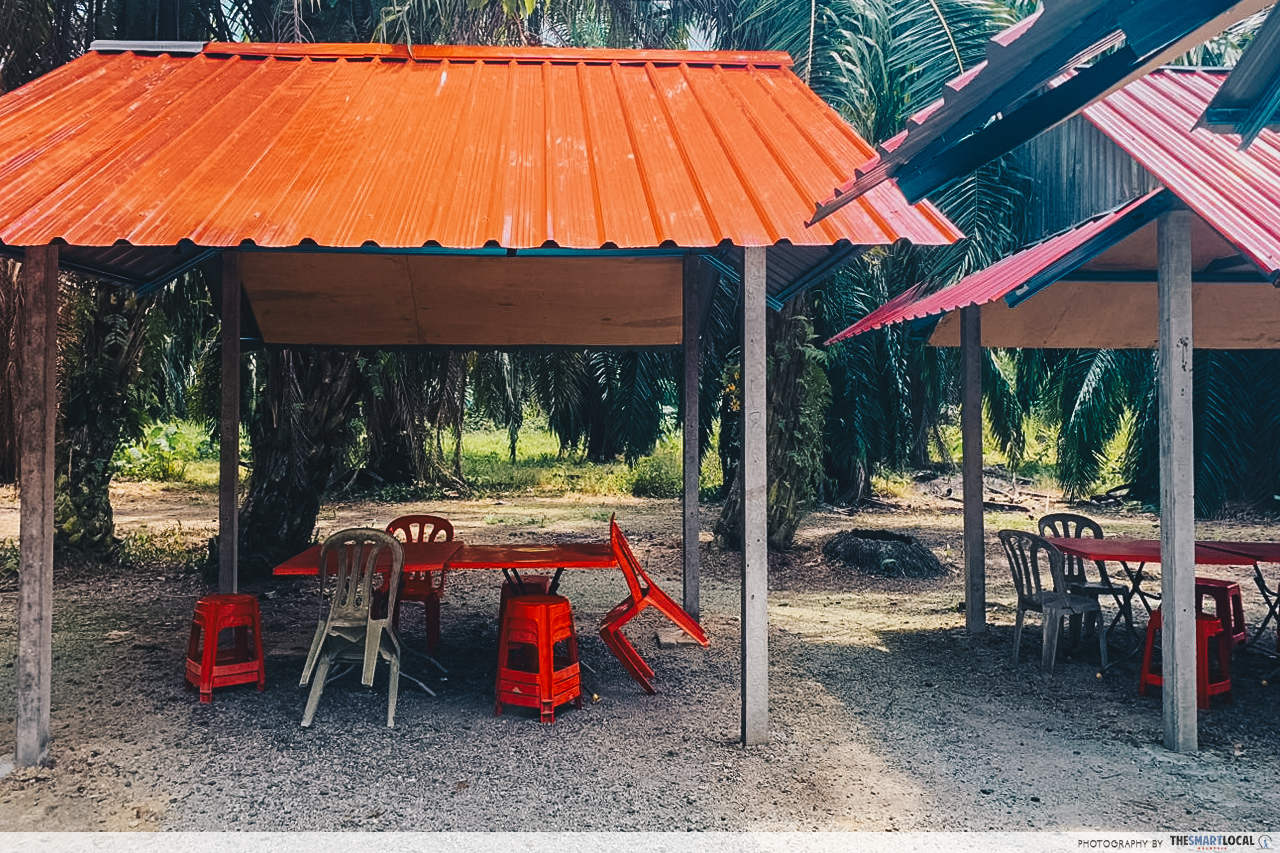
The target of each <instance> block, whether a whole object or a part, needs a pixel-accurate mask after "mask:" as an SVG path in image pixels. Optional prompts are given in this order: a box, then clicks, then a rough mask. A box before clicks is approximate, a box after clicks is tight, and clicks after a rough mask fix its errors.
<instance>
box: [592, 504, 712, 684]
mask: <svg viewBox="0 0 1280 853" xmlns="http://www.w3.org/2000/svg"><path fill="white" fill-rule="evenodd" d="M609 542H610V544H611V545H612V546H613V554H614V556H615V557H616V558H617V560H618V565H619V566H620V567H621V568H622V573H623V575H625V576H626V579H627V587H628V589H629V590H630V591H631V594H630V595H628V596H627V597H626V599H624V600H623V601H622V602H621V603H620V604H619V605H618V606H617V607H615V608H613V609H612V610H610V611H609V612H608V613H607V614H606V615H605V617H604V622H603V623H602V624H601V625H600V639H602V640H604V643H605V645H606V646H608V647H609V650H610V651H611V652H613V655H614V657H616V658H617V659H618V660H619V661H620V662H621V663H622V665H623V667H624V668H625V669H626V670H627V672H629V673H630V674H631V677H632V678H634V679H635V680H636V683H637V684H639V685H640V686H641V687H642V688H643V689H644V691H645V692H646V693H656V692H657V691H656V690H654V689H653V685H652V684H650V683H649V679H651V678H653V669H651V668H650V666H649V665H648V664H647V663H645V662H644V659H643V658H641V657H640V653H639V652H637V651H636V649H635V646H633V645H631V642H630V641H629V640H628V639H627V638H626V636H625V635H624V634H623V633H622V626H623V625H625V624H627V623H628V622H630V621H631V620H632V619H634V618H635V617H636V616H637V615H639V614H640V612H641V611H643V610H644V609H645V608H646V607H656V608H657V609H658V610H660V611H661V612H662V613H663V614H664V615H665V616H666V617H667V618H668V619H670V620H671V621H672V622H674V623H676V625H677V626H678V627H679V628H680V629H681V630H683V631H684V632H685V633H686V634H688V635H689V636H690V637H693V639H695V640H697V641H698V642H699V643H701V644H702V645H704V646H707V645H710V643H711V641H710V640H708V639H707V635H706V633H705V632H703V630H702V626H701V625H699V624H698V623H697V621H696V620H695V619H694V618H693V617H692V616H690V615H689V614H688V613H685V612H684V608H683V607H681V606H680V605H678V604H676V603H675V602H674V601H673V600H672V599H671V597H670V596H668V595H667V594H666V593H665V592H663V591H662V590H661V589H659V588H658V585H657V584H656V583H654V582H653V579H652V578H650V577H649V575H647V574H646V573H645V570H644V569H643V568H642V567H641V566H640V561H639V560H637V559H636V555H635V554H634V553H633V552H632V551H631V545H630V543H628V542H627V537H625V536H623V535H622V529H621V528H620V527H618V523H617V521H616V520H615V519H614V518H610V519H609Z"/></svg>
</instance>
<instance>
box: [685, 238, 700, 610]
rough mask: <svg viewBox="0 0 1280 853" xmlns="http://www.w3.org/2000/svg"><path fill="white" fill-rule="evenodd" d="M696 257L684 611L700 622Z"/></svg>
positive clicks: (688, 368) (688, 383) (688, 286)
mask: <svg viewBox="0 0 1280 853" xmlns="http://www.w3.org/2000/svg"><path fill="white" fill-rule="evenodd" d="M699 264H700V262H699V260H698V258H697V256H696V255H692V254H690V255H686V256H685V259H684V333H683V337H684V400H683V401H682V405H683V409H684V411H683V413H682V414H683V429H684V435H683V439H684V610H685V612H686V613H688V614H689V615H690V616H692V617H693V618H694V619H699V618H701V605H700V602H699V599H700V596H701V592H700V584H701V566H700V565H699V563H698V534H699V523H698V489H699V484H700V482H701V476H700V474H701V473H702V458H701V457H700V456H699V455H698V436H699V432H700V431H699V428H698V426H699V420H698V383H699V381H700V372H699V370H698V367H699V363H700V361H701V357H702V350H701V346H700V341H699V339H698V332H699V328H700V326H701V323H700V322H699V320H700V317H699V314H700V312H699V310H698V308H699V299H698V295H699V294H698V266H699Z"/></svg>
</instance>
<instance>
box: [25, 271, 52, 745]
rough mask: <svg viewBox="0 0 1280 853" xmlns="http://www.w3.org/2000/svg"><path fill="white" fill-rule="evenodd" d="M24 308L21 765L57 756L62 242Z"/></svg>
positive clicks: (28, 285) (35, 274)
mask: <svg viewBox="0 0 1280 853" xmlns="http://www.w3.org/2000/svg"><path fill="white" fill-rule="evenodd" d="M19 288H20V293H19V297H20V299H21V302H20V308H19V311H18V336H19V339H20V342H19V344H18V357H19V360H20V362H19V363H20V373H19V375H18V411H17V421H18V424H17V425H18V447H19V451H18V472H19V478H20V480H21V482H22V491H21V498H22V507H21V510H20V515H19V522H18V524H19V533H18V537H19V540H20V542H21V545H20V546H19V547H20V553H19V557H18V660H17V672H16V674H17V694H18V695H17V708H16V711H17V714H16V718H15V722H16V727H15V728H16V734H17V744H16V748H15V750H14V760H15V763H16V764H17V766H19V767H31V766H34V765H38V764H44V763H45V761H46V760H47V759H48V757H49V711H50V705H51V702H52V695H53V503H54V494H53V488H54V486H53V481H54V477H53V473H54V471H53V465H54V462H53V452H54V422H55V419H56V416H57V412H58V399H57V395H58V390H57V368H58V361H57V351H58V249H57V247H56V246H41V247H38V248H30V249H27V250H26V252H25V253H24V255H23V262H22V272H21V276H20V284H19Z"/></svg>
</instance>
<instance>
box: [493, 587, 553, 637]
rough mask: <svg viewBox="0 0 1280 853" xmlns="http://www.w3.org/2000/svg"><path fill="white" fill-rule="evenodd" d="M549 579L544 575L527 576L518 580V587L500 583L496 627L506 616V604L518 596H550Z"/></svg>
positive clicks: (500, 624)
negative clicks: (500, 592) (500, 590)
mask: <svg viewBox="0 0 1280 853" xmlns="http://www.w3.org/2000/svg"><path fill="white" fill-rule="evenodd" d="M550 594H551V578H549V577H547V576H546V575H529V576H527V577H521V578H520V585H519V586H517V585H516V584H515V583H514V582H513V581H503V582H502V594H501V595H500V596H499V598H498V626H499V630H501V626H502V620H503V619H504V618H505V617H506V614H507V602H508V601H510V600H511V599H513V598H515V597H516V596H519V595H550Z"/></svg>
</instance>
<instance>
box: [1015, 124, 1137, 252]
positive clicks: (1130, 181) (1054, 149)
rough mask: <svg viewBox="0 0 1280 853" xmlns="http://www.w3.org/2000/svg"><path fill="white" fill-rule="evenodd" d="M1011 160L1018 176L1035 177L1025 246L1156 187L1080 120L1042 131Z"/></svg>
mask: <svg viewBox="0 0 1280 853" xmlns="http://www.w3.org/2000/svg"><path fill="white" fill-rule="evenodd" d="M1015 155H1016V156H1017V158H1018V161H1019V164H1020V166H1021V168H1022V169H1023V171H1025V172H1026V173H1027V174H1029V175H1034V176H1035V192H1034V194H1033V195H1032V197H1031V198H1030V199H1028V211H1027V218H1028V222H1027V239H1028V241H1029V242H1038V241H1040V240H1042V239H1044V238H1045V237H1047V236H1049V235H1051V234H1057V233H1060V232H1062V231H1065V230H1067V229H1068V228H1074V227H1075V226H1076V225H1078V224H1079V223H1081V222H1084V221H1086V220H1089V219H1092V218H1094V217H1095V216H1098V215H1099V214H1102V213H1105V212H1106V211H1109V210H1115V209H1116V208H1117V207H1119V206H1120V205H1122V204H1124V203H1126V202H1129V201H1132V200H1133V199H1135V198H1138V197H1139V196H1142V195H1145V194H1147V193H1149V192H1151V191H1152V190H1154V189H1156V188H1157V187H1159V186H1160V182H1159V181H1158V180H1156V178H1155V177H1154V176H1153V175H1152V174H1151V173H1150V172H1148V171H1147V170H1146V169H1144V168H1143V167H1142V166H1141V165H1139V164H1138V163H1137V161H1135V160H1134V159H1133V158H1132V157H1131V156H1129V153H1128V152H1127V151H1125V150H1124V149H1123V148H1121V147H1120V146H1118V145H1116V144H1115V143H1114V142H1112V141H1111V140H1110V139H1109V138H1108V137H1107V136H1106V135H1105V134H1103V133H1102V131H1100V130H1098V129H1097V128H1096V127H1094V126H1093V125H1092V124H1090V123H1089V121H1088V120H1087V119H1085V118H1084V117H1083V116H1074V117H1073V118H1070V119H1068V120H1067V121H1065V122H1063V123H1062V124H1060V125H1058V126H1057V127H1055V128H1053V129H1051V130H1047V131H1045V132H1044V133H1042V134H1040V135H1039V136H1037V137H1036V138H1035V139H1033V140H1031V141H1030V142H1028V143H1027V144H1026V145H1024V146H1022V147H1021V148H1019V149H1018V150H1017V151H1016V152H1015Z"/></svg>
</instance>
